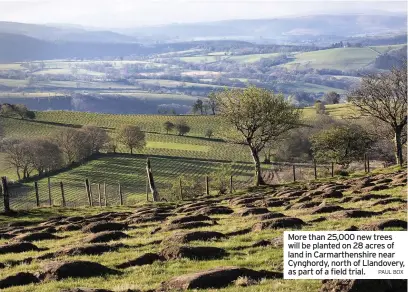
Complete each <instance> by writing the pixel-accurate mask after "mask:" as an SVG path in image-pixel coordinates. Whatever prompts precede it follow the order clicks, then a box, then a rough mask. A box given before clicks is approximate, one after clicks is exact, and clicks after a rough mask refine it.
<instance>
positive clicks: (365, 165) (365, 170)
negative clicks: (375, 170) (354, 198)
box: [364, 154, 367, 173]
mask: <svg viewBox="0 0 408 292" xmlns="http://www.w3.org/2000/svg"><path fill="white" fill-rule="evenodd" d="M364 172H365V173H367V154H364Z"/></svg>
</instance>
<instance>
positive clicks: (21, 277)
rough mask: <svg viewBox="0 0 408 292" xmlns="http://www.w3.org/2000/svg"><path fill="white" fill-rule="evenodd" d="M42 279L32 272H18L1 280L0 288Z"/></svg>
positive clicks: (27, 283)
mask: <svg viewBox="0 0 408 292" xmlns="http://www.w3.org/2000/svg"><path fill="white" fill-rule="evenodd" d="M38 282H40V280H38V278H37V277H36V276H34V275H33V274H31V273H18V274H15V275H12V276H9V277H7V278H4V279H2V280H0V289H6V288H9V287H14V286H23V285H29V284H33V283H38Z"/></svg>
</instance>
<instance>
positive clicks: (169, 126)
mask: <svg viewBox="0 0 408 292" xmlns="http://www.w3.org/2000/svg"><path fill="white" fill-rule="evenodd" d="M163 126H164V129H165V130H166V134H168V133H169V132H171V131H173V129H174V127H175V125H174V124H173V123H172V122H170V121H167V122H164V124H163Z"/></svg>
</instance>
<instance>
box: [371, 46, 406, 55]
mask: <svg viewBox="0 0 408 292" xmlns="http://www.w3.org/2000/svg"><path fill="white" fill-rule="evenodd" d="M406 46H407V45H389V46H371V47H370V48H372V49H373V50H375V51H377V52H379V53H381V54H384V53H386V52H389V51H392V50H396V49H401V48H403V47H406Z"/></svg>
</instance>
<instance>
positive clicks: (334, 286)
mask: <svg viewBox="0 0 408 292" xmlns="http://www.w3.org/2000/svg"><path fill="white" fill-rule="evenodd" d="M322 283H323V285H322V287H321V288H320V292H406V291H407V280H387V279H373V280H360V279H358V280H323V281H322Z"/></svg>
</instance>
